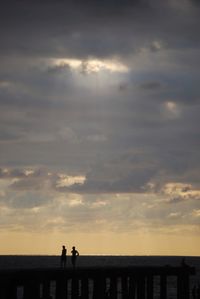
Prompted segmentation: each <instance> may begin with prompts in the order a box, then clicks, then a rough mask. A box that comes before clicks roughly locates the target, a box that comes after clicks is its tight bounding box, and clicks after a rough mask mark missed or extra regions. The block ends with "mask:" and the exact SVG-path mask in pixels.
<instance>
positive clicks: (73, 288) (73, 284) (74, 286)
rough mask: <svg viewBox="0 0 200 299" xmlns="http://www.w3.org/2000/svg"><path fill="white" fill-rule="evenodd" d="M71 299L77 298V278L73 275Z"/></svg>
mask: <svg viewBox="0 0 200 299" xmlns="http://www.w3.org/2000/svg"><path fill="white" fill-rule="evenodd" d="M71 288H72V295H71V298H72V299H78V298H79V280H78V278H77V277H76V276H75V275H74V276H73V277H72V286H71Z"/></svg>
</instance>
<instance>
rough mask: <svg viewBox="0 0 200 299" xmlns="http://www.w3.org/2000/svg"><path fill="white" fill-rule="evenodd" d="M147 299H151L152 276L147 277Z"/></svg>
mask: <svg viewBox="0 0 200 299" xmlns="http://www.w3.org/2000/svg"><path fill="white" fill-rule="evenodd" d="M147 299H153V275H148V276H147Z"/></svg>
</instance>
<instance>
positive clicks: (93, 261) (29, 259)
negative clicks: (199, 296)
mask: <svg viewBox="0 0 200 299" xmlns="http://www.w3.org/2000/svg"><path fill="white" fill-rule="evenodd" d="M182 259H183V257H182V256H106V255H92V256H91V255H90V256H87V255H83V256H81V255H80V256H79V257H78V260H77V265H76V267H77V268H81V267H107V266H166V265H168V266H180V265H181V262H182ZM184 261H185V263H186V264H187V265H188V266H192V267H195V269H196V274H195V275H194V276H191V277H190V298H191V299H193V296H192V289H193V287H194V286H198V285H199V284H200V257H199V256H185V257H184ZM58 267H60V256H56V255H54V256H49V255H45V256H44V255H37V256H36V255H31V256H30V255H0V270H3V269H30V268H31V269H34V268H51V269H52V268H58ZM67 267H68V268H71V267H72V265H71V258H70V257H68V258H67ZM54 289H55V286H54V285H52V286H51V297H52V298H53V299H54V298H55V292H54V291H55V290H54ZM120 298H121V296H120V294H119V295H118V298H117V299H120ZM157 298H159V295H158V296H155V299H157ZM167 298H169V299H175V298H176V292H175V287H174V282H173V281H171V288H170V289H169V290H168V297H167ZM17 299H23V295H22V290H20V289H19V290H18V294H17Z"/></svg>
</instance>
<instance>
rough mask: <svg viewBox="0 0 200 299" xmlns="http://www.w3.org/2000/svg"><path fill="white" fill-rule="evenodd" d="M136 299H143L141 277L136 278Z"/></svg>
mask: <svg viewBox="0 0 200 299" xmlns="http://www.w3.org/2000/svg"><path fill="white" fill-rule="evenodd" d="M137 298H138V299H145V277H144V276H143V275H139V277H138V278H137Z"/></svg>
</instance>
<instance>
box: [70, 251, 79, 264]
mask: <svg viewBox="0 0 200 299" xmlns="http://www.w3.org/2000/svg"><path fill="white" fill-rule="evenodd" d="M71 253H72V265H73V267H74V268H75V266H76V259H77V256H79V252H78V251H77V250H76V248H75V246H73V247H72V251H71Z"/></svg>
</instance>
